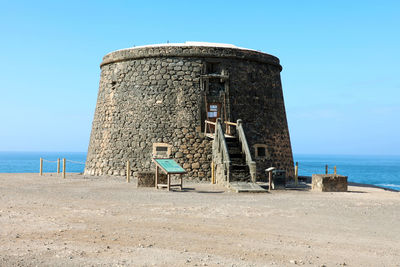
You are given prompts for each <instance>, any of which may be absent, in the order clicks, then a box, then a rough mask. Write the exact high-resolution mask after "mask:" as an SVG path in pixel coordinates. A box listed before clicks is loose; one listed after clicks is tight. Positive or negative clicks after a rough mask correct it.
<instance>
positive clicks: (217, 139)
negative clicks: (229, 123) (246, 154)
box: [213, 118, 231, 184]
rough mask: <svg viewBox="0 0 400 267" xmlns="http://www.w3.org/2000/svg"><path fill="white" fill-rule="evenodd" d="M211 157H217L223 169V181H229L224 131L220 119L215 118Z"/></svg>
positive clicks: (227, 153) (228, 161) (228, 162)
mask: <svg viewBox="0 0 400 267" xmlns="http://www.w3.org/2000/svg"><path fill="white" fill-rule="evenodd" d="M213 158H215V159H218V163H217V164H218V165H219V166H220V168H222V169H223V172H222V173H224V174H225V181H226V182H227V183H228V184H229V182H230V165H231V160H230V157H229V151H228V146H227V144H226V140H225V136H224V132H223V131H222V125H221V119H219V118H218V119H217V122H216V126H215V136H214V142H213Z"/></svg>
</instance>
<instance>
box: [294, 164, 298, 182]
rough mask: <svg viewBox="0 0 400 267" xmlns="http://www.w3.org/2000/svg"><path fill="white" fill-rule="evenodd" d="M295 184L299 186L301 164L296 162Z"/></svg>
mask: <svg viewBox="0 0 400 267" xmlns="http://www.w3.org/2000/svg"><path fill="white" fill-rule="evenodd" d="M294 184H295V185H298V184H299V163H298V162H297V161H296V166H295V167H294Z"/></svg>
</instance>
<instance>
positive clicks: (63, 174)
mask: <svg viewBox="0 0 400 267" xmlns="http://www.w3.org/2000/svg"><path fill="white" fill-rule="evenodd" d="M66 162H67V161H66V159H65V158H63V172H62V178H63V179H65V170H66V169H67V166H66V165H65V164H66Z"/></svg>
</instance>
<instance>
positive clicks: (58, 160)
mask: <svg viewBox="0 0 400 267" xmlns="http://www.w3.org/2000/svg"><path fill="white" fill-rule="evenodd" d="M59 173H60V158H58V159H57V174H59Z"/></svg>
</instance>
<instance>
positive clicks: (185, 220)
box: [0, 174, 400, 266]
mask: <svg viewBox="0 0 400 267" xmlns="http://www.w3.org/2000/svg"><path fill="white" fill-rule="evenodd" d="M185 187H186V190H184V192H166V191H163V190H158V191H156V190H155V189H152V188H148V189H137V188H136V186H135V182H132V183H131V184H126V183H125V182H124V181H123V178H121V179H116V178H110V177H108V178H107V177H103V178H87V177H84V176H82V175H69V177H67V179H65V180H63V179H61V178H60V177H57V176H55V175H52V176H50V175H49V174H47V175H46V176H43V177H40V176H38V174H0V266H14V265H20V266H26V265H28V266H30V265H33V266H34V265H39V266H43V265H44V266H78V265H80V266H81V265H89V266H90V265H95V266H98V265H104V266H110V265H112V266H125V265H130V266H152V265H156V266H173V265H175V266H185V265H189V266H196V265H197V266H216V265H220V266H265V265H267V266H268V265H278V266H294V265H311V266H321V265H326V266H340V265H348V266H400V193H397V192H388V191H384V190H381V189H376V188H368V187H350V188H349V189H350V192H347V193H316V192H310V191H294V190H289V191H275V192H273V193H270V194H236V193H231V192H226V191H225V189H224V188H222V187H219V186H212V185H209V184H186V185H185Z"/></svg>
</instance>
